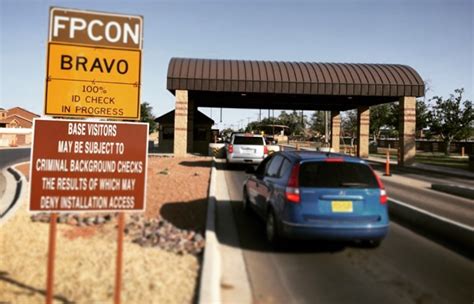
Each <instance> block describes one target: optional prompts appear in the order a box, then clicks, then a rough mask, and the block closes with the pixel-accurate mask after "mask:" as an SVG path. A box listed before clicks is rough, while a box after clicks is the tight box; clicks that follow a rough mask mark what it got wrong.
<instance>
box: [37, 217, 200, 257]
mask: <svg viewBox="0 0 474 304" xmlns="http://www.w3.org/2000/svg"><path fill="white" fill-rule="evenodd" d="M116 216H117V214H116V213H115V214H110V213H102V214H93V215H90V214H81V215H78V214H70V213H63V214H60V215H58V217H57V222H58V223H61V224H67V225H72V226H78V227H83V226H100V225H103V224H105V223H107V222H110V221H111V220H112V219H113V218H115V217H116ZM31 220H32V221H33V222H41V223H49V221H50V215H49V214H48V213H38V214H34V215H32V216H31ZM124 232H125V234H126V235H127V237H128V238H130V239H131V241H132V242H133V243H135V244H138V245H140V246H142V247H156V248H159V249H163V250H166V251H169V252H173V253H176V254H179V255H183V254H192V255H200V254H201V253H202V251H203V249H204V245H205V240H204V238H203V236H202V235H201V233H196V232H195V231H193V230H187V229H179V228H177V227H176V226H174V225H173V224H171V223H170V222H168V221H167V220H165V219H163V218H162V217H161V216H157V217H156V218H152V219H148V218H145V217H144V216H143V214H134V215H131V216H129V217H128V218H127V221H126V224H125V228H124Z"/></svg>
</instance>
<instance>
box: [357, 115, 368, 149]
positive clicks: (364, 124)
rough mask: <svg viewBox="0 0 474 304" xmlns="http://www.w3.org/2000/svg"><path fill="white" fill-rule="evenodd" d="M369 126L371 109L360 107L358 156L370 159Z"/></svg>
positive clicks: (358, 117)
mask: <svg viewBox="0 0 474 304" xmlns="http://www.w3.org/2000/svg"><path fill="white" fill-rule="evenodd" d="M369 124H370V107H359V108H358V109H357V138H358V139H359V142H358V144H357V156H358V157H362V158H367V157H369V130H370V129H369Z"/></svg>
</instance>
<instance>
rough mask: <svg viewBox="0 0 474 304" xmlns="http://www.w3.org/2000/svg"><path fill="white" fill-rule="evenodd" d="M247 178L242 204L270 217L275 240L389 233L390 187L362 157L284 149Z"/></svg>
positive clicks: (370, 241)
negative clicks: (383, 182)
mask: <svg viewBox="0 0 474 304" xmlns="http://www.w3.org/2000/svg"><path fill="white" fill-rule="evenodd" d="M253 173H254V174H253V175H252V176H250V177H249V178H248V179H247V181H246V182H245V183H244V187H243V207H244V209H246V210H249V209H253V210H254V211H256V213H257V214H258V215H260V216H261V217H262V218H263V219H264V220H265V222H266V236H267V239H268V241H269V242H270V243H274V244H276V243H278V242H279V241H280V240H281V239H282V238H289V239H327V240H342V241H361V242H363V243H365V244H366V245H367V246H370V247H376V246H378V245H379V244H380V242H381V241H382V240H383V238H384V237H385V236H386V235H387V232H388V227H389V217H388V210H387V209H388V208H387V193H386V191H385V189H384V186H383V184H382V181H381V180H380V178H379V177H378V176H377V174H376V173H375V172H374V171H373V170H372V168H371V167H370V166H369V165H368V164H367V163H366V162H365V161H364V160H362V159H359V158H356V157H350V156H347V155H342V154H335V153H321V152H313V151H284V152H278V153H274V154H273V155H272V156H269V157H267V158H266V159H265V160H264V161H262V163H261V164H260V165H259V166H258V168H257V169H256V171H255V172H253Z"/></svg>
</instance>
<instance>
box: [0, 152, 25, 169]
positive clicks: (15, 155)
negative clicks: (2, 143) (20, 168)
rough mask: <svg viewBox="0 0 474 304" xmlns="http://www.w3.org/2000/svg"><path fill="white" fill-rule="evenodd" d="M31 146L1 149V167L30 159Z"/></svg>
mask: <svg viewBox="0 0 474 304" xmlns="http://www.w3.org/2000/svg"><path fill="white" fill-rule="evenodd" d="M30 153H31V148H14V149H0V169H3V168H5V167H8V166H9V165H11V164H14V163H19V162H22V161H27V160H29V159H30Z"/></svg>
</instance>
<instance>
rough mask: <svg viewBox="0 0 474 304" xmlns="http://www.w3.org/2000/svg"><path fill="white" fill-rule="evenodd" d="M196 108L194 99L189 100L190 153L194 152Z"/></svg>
mask: <svg viewBox="0 0 474 304" xmlns="http://www.w3.org/2000/svg"><path fill="white" fill-rule="evenodd" d="M195 113H196V108H195V107H194V102H193V101H192V100H189V101H188V138H187V139H188V149H187V151H188V153H193V152H194V115H195Z"/></svg>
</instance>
